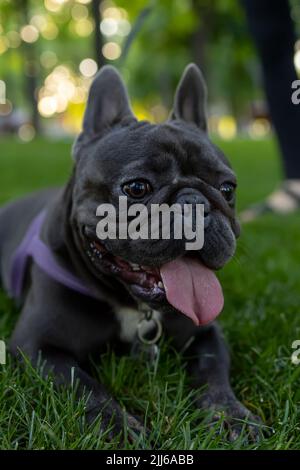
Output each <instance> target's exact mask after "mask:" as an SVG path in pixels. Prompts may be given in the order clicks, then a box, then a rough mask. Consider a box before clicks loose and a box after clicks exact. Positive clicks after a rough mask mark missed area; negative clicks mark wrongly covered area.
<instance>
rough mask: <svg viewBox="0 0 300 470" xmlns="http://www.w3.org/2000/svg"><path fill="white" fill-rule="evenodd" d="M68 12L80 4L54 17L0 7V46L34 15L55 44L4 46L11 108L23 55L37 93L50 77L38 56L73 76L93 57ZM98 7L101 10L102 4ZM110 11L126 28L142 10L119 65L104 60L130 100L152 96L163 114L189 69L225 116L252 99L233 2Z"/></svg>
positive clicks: (154, 4)
mask: <svg viewBox="0 0 300 470" xmlns="http://www.w3.org/2000/svg"><path fill="white" fill-rule="evenodd" d="M50 3H51V2H50ZM54 3H55V1H54ZM76 4H77V5H81V6H82V5H83V4H82V3H81V2H80V0H65V1H64V2H63V5H62V6H61V7H60V8H59V9H57V11H49V9H48V8H47V2H46V1H45V2H44V1H40V0H10V1H9V0H2V1H1V6H0V25H1V27H0V32H1V30H2V40H3V39H4V40H6V36H5V35H7V33H9V32H11V31H16V32H19V31H20V30H21V28H22V26H24V24H26V23H32V19H33V17H35V16H36V15H44V17H45V18H46V20H47V21H48V22H50V23H51V24H52V25H53V24H54V28H56V29H57V35H56V37H53V38H51V39H49V38H45V37H43V34H40V35H39V38H38V40H37V41H36V42H34V43H33V44H30V45H28V44H25V43H24V42H23V41H21V42H20V45H19V46H18V47H9V45H8V48H7V51H5V52H4V53H2V54H1V55H0V77H1V78H2V79H3V80H5V81H6V82H7V84H8V91H9V93H10V95H11V96H12V97H13V100H14V101H15V102H17V103H19V104H23V103H24V83H23V81H24V80H23V79H24V75H26V74H27V75H28V63H27V62H28V60H29V59H28V50H31V55H30V60H31V61H34V73H36V75H37V82H38V86H41V85H42V81H43V80H44V78H45V77H46V76H47V74H48V73H49V72H51V69H50V70H49V68H45V67H44V66H43V65H42V63H41V60H40V57H41V54H42V52H45V51H51V52H55V54H56V56H57V63H58V64H59V63H63V64H67V65H68V66H70V67H71V68H72V69H73V70H74V71H77V72H78V66H79V63H80V62H81V61H82V59H84V58H86V57H95V54H96V51H95V44H94V43H95V40H94V34H95V33H94V31H91V32H90V33H89V34H84V35H79V34H78V32H77V30H76V25H75V20H74V15H72V8H74V5H76ZM101 4H102V7H103V4H105V1H102V2H100V6H101ZM106 4H107V5H109V3H108V2H106ZM110 4H112V2H110ZM113 4H114V6H116V7H118V8H123V9H125V10H126V12H127V14H128V20H129V21H130V23H131V25H134V24H135V21H136V19H137V17H138V16H139V14H140V13H141V11H143V9H145V8H146V7H149V10H150V12H149V14H148V15H147V17H146V18H145V20H144V22H143V23H142V24H141V25H140V29H139V31H138V32H137V35H136V37H135V38H134V40H133V43H132V45H131V47H130V50H129V53H128V55H127V57H126V58H125V60H124V61H123V60H122V56H121V58H120V59H119V60H114V61H109V60H107V59H106V61H107V62H111V63H114V64H115V65H116V66H118V67H119V68H120V69H121V71H122V73H123V74H124V77H125V80H126V81H127V82H128V84H129V87H130V91H131V95H132V96H133V98H134V99H137V100H141V101H143V102H144V103H145V104H147V103H148V102H150V103H153V102H155V101H156V100H158V99H159V98H158V96H159V97H160V98H161V99H162V102H163V104H164V105H166V106H170V104H171V99H172V94H173V91H174V88H175V86H176V83H177V81H178V79H179V76H180V74H181V72H182V69H183V68H184V66H185V65H186V64H187V63H188V62H190V61H194V62H196V63H198V65H200V66H201V67H202V68H203V69H204V72H205V75H206V78H207V80H208V82H209V91H210V101H211V103H221V104H222V105H223V106H224V107H225V109H227V110H228V112H231V113H233V114H235V115H238V114H239V113H240V112H241V111H243V110H244V109H245V107H247V105H248V103H249V101H250V100H251V99H253V98H255V97H257V96H259V95H260V93H261V90H260V87H259V80H258V79H257V76H258V72H257V71H258V64H257V60H256V57H255V52H254V50H253V47H252V43H251V39H250V37H249V35H248V32H247V27H246V24H245V19H244V14H243V10H242V8H241V5H240V3H239V2H232V1H231V0H151V1H150V2H147V1H145V0H131V1H130V2H128V1H126V0H115V1H114V2H113ZM104 6H105V5H104ZM84 7H85V8H88V14H89V19H90V21H91V22H92V24H93V25H94V27H95V24H94V15H93V8H92V7H93V3H92V1H91V2H89V3H86V4H84ZM97 27H99V25H97ZM48 36H49V35H48ZM50 36H51V35H50ZM53 36H55V34H54V35H53ZM111 40H113V41H116V42H117V43H119V44H120V46H121V48H122V47H123V46H124V43H125V42H126V40H127V38H126V37H117V36H116V37H113V38H105V37H103V43H104V44H105V42H106V41H111ZM0 41H1V34H0ZM26 48H27V49H26ZM0 50H1V46H0ZM31 65H32V64H31ZM53 66H54V65H53ZM29 74H30V72H29Z"/></svg>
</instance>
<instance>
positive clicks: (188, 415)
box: [0, 140, 300, 449]
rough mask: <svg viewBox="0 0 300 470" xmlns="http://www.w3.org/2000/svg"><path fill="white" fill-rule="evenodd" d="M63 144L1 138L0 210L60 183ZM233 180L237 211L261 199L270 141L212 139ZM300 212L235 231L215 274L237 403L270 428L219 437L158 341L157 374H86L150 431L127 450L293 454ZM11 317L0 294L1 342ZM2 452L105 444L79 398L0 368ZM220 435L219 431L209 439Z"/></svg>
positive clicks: (270, 167)
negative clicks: (254, 434) (253, 437)
mask: <svg viewBox="0 0 300 470" xmlns="http://www.w3.org/2000/svg"><path fill="white" fill-rule="evenodd" d="M70 146H71V143H70V142H48V141H43V140H37V141H35V142H33V143H30V144H21V143H19V142H18V141H13V140H10V141H6V140H4V141H2V142H1V156H0V203H2V202H5V201H6V200H8V199H10V198H13V197H16V196H20V195H22V194H24V193H26V192H27V191H31V190H33V189H35V188H40V187H42V186H44V185H52V184H55V185H56V184H58V183H62V182H64V181H65V180H66V178H67V177H68V174H69V173H70V168H71V159H70ZM220 146H221V147H222V149H223V150H224V151H225V153H227V154H228V156H229V157H230V160H231V162H232V164H233V167H234V168H235V170H236V172H237V175H238V180H239V190H238V201H239V202H238V208H239V210H241V209H242V208H244V207H246V206H247V205H248V204H249V203H251V202H254V201H257V200H259V199H260V198H262V197H263V196H264V195H266V194H267V193H268V192H269V191H270V190H271V189H272V188H274V187H275V186H276V184H277V182H278V181H279V178H280V167H279V162H278V156H277V153H276V148H275V144H274V142H273V141H271V140H264V141H248V140H235V141H232V142H222V143H220ZM299 265H300V238H299V215H293V216H286V217H283V218H277V217H275V216H267V217H264V218H263V219H261V220H259V221H257V222H255V223H252V224H249V225H246V226H244V227H243V230H242V236H241V238H240V241H239V246H238V250H237V254H236V256H235V258H234V260H232V262H231V263H230V264H229V265H228V266H227V267H226V268H225V269H224V270H223V271H222V272H221V273H220V278H221V282H222V284H223V288H224V292H225V309H224V312H223V313H222V315H221V320H220V321H221V324H222V325H223V328H224V332H225V335H226V337H227V338H228V342H229V344H230V350H231V356H232V374H231V375H232V383H233V386H234V389H235V391H236V394H237V396H238V397H239V398H240V399H241V401H242V402H243V403H244V404H245V405H246V406H247V407H248V408H249V409H250V410H251V411H253V412H254V413H255V414H258V415H260V416H261V418H262V420H263V421H264V422H265V423H266V425H267V426H268V427H269V429H270V430H271V429H272V431H271V432H270V433H269V435H268V436H266V437H265V438H263V439H262V440H261V441H260V442H259V443H258V444H254V443H252V444H251V443H246V442H245V439H244V436H242V437H241V438H240V439H238V440H237V441H236V442H234V443H229V442H228V441H227V440H226V431H225V430H223V428H222V425H220V426H219V428H212V429H211V428H209V427H208V425H207V421H206V420H205V418H206V417H207V416H206V413H205V412H203V411H201V410H197V409H196V408H195V406H194V404H193V398H194V397H193V394H192V393H190V391H189V388H188V380H187V378H186V377H185V374H184V368H183V361H182V359H181V358H180V356H179V355H178V354H176V353H175V352H174V351H173V350H172V349H171V348H170V347H169V346H168V345H167V344H163V345H162V348H161V355H160V360H159V361H158V363H157V364H156V367H155V368H153V367H149V366H148V365H145V364H144V363H143V362H142V360H133V359H132V358H131V357H121V358H120V357H115V355H114V354H113V353H112V352H107V354H106V355H105V356H104V357H102V358H101V360H100V361H99V364H100V365H99V366H97V368H95V373H96V374H98V375H99V377H101V380H103V381H104V382H105V383H106V385H107V387H109V388H110V389H111V390H112V392H113V394H114V395H115V396H116V397H117V398H118V400H119V401H120V402H121V403H122V404H123V405H124V406H125V407H126V408H127V409H128V410H130V411H131V412H135V413H136V414H138V415H140V416H145V420H146V423H147V426H148V428H149V429H150V430H151V433H152V435H151V436H150V438H149V440H147V439H146V440H145V439H144V438H143V437H141V438H140V439H137V441H136V442H135V444H130V443H128V444H126V448H128V449H130V448H131V449H132V448H137V447H144V448H149V447H150V444H149V442H150V439H151V441H152V442H153V441H156V442H157V444H156V445H157V446H159V448H161V449H241V448H243V449H254V448H259V449H299V448H300V432H299V431H300V422H299V420H300V408H299V404H300V365H299V366H298V367H297V366H295V365H293V364H292V363H291V359H290V357H291V354H292V348H291V344H292V342H293V341H294V340H296V339H300V318H299V316H298V315H299V308H300V269H299ZM16 317H17V312H16V309H15V308H14V306H13V304H12V302H11V301H10V300H9V299H7V297H6V296H5V295H4V294H3V293H2V294H1V295H0V338H1V339H6V338H8V337H9V334H10V332H11V330H12V328H13V325H14V322H15V320H16ZM0 376H1V381H0V448H2V449H114V448H116V444H117V443H116V441H113V442H107V440H106V439H105V437H106V436H101V435H100V436H99V434H98V433H97V427H96V426H94V427H87V425H86V424H85V422H84V405H85V403H84V399H82V400H81V401H80V402H79V403H76V401H75V399H74V387H73V388H70V389H66V390H62V391H59V392H58V391H56V390H55V389H54V388H53V384H52V381H51V378H49V379H48V380H42V379H40V377H39V375H38V374H37V372H36V371H35V370H33V369H32V368H31V367H30V366H29V365H28V366H27V367H26V368H25V370H24V369H23V368H15V367H12V364H11V361H10V358H8V363H7V365H6V366H3V365H2V366H0ZM216 431H220V432H216Z"/></svg>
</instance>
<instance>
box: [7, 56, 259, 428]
mask: <svg viewBox="0 0 300 470" xmlns="http://www.w3.org/2000/svg"><path fill="white" fill-rule="evenodd" d="M205 107H206V87H205V84H204V82H203V79H202V75H201V72H200V71H199V69H198V68H197V67H196V66H195V65H193V64H191V65H189V66H188V67H187V68H186V70H185V72H184V74H183V76H182V79H181V81H180V84H179V86H178V89H177V92H176V96H175V102H174V108H173V111H172V114H171V116H170V118H169V120H168V121H167V122H165V123H163V124H159V125H154V124H150V123H149V122H146V121H137V119H136V118H135V117H134V115H133V113H132V111H131V108H130V104H129V100H128V96H127V93H126V90H125V87H124V85H123V82H122V80H121V78H120V76H119V74H118V73H117V71H116V70H115V69H114V68H113V67H110V66H105V67H103V68H102V70H101V71H100V72H99V74H98V75H97V76H96V78H95V80H94V82H93V84H92V86H91V89H90V93H89V98H88V103H87V108H86V112H85V116H84V122H83V131H82V133H81V134H80V135H79V137H78V139H77V140H76V142H75V145H74V147H73V155H74V159H75V168H74V171H73V174H72V176H71V178H70V180H69V182H68V184H67V185H66V186H65V187H64V188H62V189H51V190H45V191H40V192H38V193H35V194H33V195H30V196H28V197H26V198H24V199H21V200H18V201H17V202H13V203H10V204H8V205H6V206H4V207H2V208H1V209H0V262H1V271H0V274H1V281H2V285H3V287H4V288H5V289H6V290H7V291H8V292H10V293H11V294H12V288H13V287H14V286H12V283H13V282H17V281H16V280H13V281H12V278H13V276H16V277H17V278H18V277H19V279H18V282H19V284H20V282H21V290H20V291H19V294H15V297H19V298H17V299H16V300H18V301H19V302H20V303H21V304H22V312H21V316H20V318H19V321H18V323H17V325H16V327H15V330H14V332H13V335H12V338H11V341H10V351H11V353H12V354H13V355H15V356H18V355H19V352H20V351H22V352H23V353H25V354H26V355H28V356H29V357H30V358H31V361H32V363H33V364H35V363H36V361H37V358H38V356H39V352H41V354H42V357H43V358H44V359H45V360H46V363H47V367H48V368H49V369H51V370H52V371H53V373H54V375H55V377H56V380H57V383H58V384H61V383H69V382H70V380H71V368H74V370H75V377H77V378H78V379H79V381H80V384H81V387H82V388H83V387H84V388H85V390H87V391H90V392H91V396H90V399H89V402H88V409H87V417H88V419H89V420H94V419H95V418H96V417H97V416H98V415H99V414H102V421H101V422H102V426H103V427H105V426H106V425H107V424H108V423H109V422H110V421H111V419H113V422H114V430H115V432H116V433H119V432H120V431H121V430H122V427H123V411H122V409H121V407H120V405H118V403H117V402H116V401H115V400H114V399H113V397H111V396H110V395H109V393H108V392H107V391H106V390H105V388H104V386H103V385H101V383H99V382H98V381H96V380H95V379H94V378H93V377H92V376H91V375H90V374H89V373H88V372H87V370H88V369H87V368H86V365H87V363H88V360H89V357H90V356H91V355H97V354H99V353H101V351H103V350H104V348H105V346H106V345H107V343H108V342H111V341H112V342H123V343H130V342H132V341H133V340H135V338H136V336H137V321H139V319H140V318H141V315H143V314H142V313H141V312H140V313H139V308H140V305H144V306H145V305H147V306H148V307H149V308H150V309H151V310H152V311H154V312H155V316H156V317H155V318H157V319H159V321H160V322H161V324H162V326H163V330H164V334H165V335H167V336H171V337H172V340H173V342H174V345H175V346H176V348H177V349H183V350H184V354H186V356H187V357H189V358H193V359H190V361H189V371H190V374H192V377H193V383H194V386H195V387H199V388H200V387H203V386H204V385H206V388H205V391H204V392H203V393H202V394H201V395H200V394H199V401H198V404H199V406H201V407H206V408H209V409H212V410H215V411H216V412H219V411H222V412H225V414H226V416H228V423H229V426H230V423H231V424H234V423H235V421H234V418H236V419H243V420H244V419H250V421H252V422H253V423H256V422H257V419H256V418H255V417H254V416H252V415H251V413H250V412H249V411H248V410H247V409H246V408H245V407H244V406H243V405H242V404H241V403H240V402H239V401H238V400H237V399H236V397H235V395H234V393H233V391H232V389H231V387H230V383H229V357H228V353H227V350H226V347H225V345H224V342H223V339H222V335H221V333H220V331H219V329H218V327H217V325H216V324H215V323H214V322H212V320H214V318H215V317H216V315H217V314H218V313H219V311H220V310H221V308H222V291H221V288H220V285H219V284H218V281H217V279H216V277H215V274H214V270H217V269H219V268H221V267H222V266H224V264H225V263H226V262H227V261H228V260H229V259H230V258H231V257H232V256H233V254H234V252H235V246H236V237H237V236H238V234H239V226H238V223H237V221H236V218H235V209H234V203H235V195H234V189H235V186H236V178H235V175H234V173H233V171H232V170H231V168H230V165H229V163H228V161H227V159H226V158H225V156H224V155H223V153H222V152H221V151H220V150H219V149H218V148H217V147H216V146H215V145H213V144H212V143H211V142H210V140H209V137H208V134H207V122H206V111H205ZM124 194H125V195H126V196H127V200H128V204H129V205H130V204H133V203H136V202H142V203H143V204H146V205H147V206H149V205H150V204H152V203H159V204H161V203H168V204H171V203H173V202H177V203H180V204H183V203H192V204H194V203H202V204H204V207H205V213H204V215H205V242H204V246H203V248H202V249H201V250H200V251H190V252H188V253H187V252H186V249H185V240H177V239H176V240H175V239H170V240H162V239H159V240H151V239H149V240H141V239H138V240H132V239H126V240H120V239H116V240H106V241H103V242H102V241H100V240H99V239H98V238H97V236H96V231H95V229H96V225H97V222H98V218H97V217H96V208H97V207H98V206H99V204H101V203H112V204H114V205H115V206H117V204H118V198H119V196H121V195H124ZM41 211H44V212H43V213H44V219H43V221H42V223H41V232H40V239H41V240H42V243H43V246H44V247H45V246H46V247H48V250H49V251H51V253H52V259H50V261H49V263H50V264H51V263H53V262H54V264H55V263H56V264H57V265H58V266H60V268H61V269H62V270H64V272H67V273H70V276H71V277H72V276H74V277H76V279H79V280H80V281H81V282H82V284H83V285H85V286H88V289H89V292H90V293H91V295H89V293H88V292H87V291H85V290H84V289H81V290H80V288H78V286H77V287H76V286H75V287H74V288H72V285H70V282H69V284H68V283H67V285H66V283H65V282H64V280H63V279H62V278H61V276H60V277H59V276H58V277H57V278H55V275H53V273H51V269H50V270H48V271H47V269H44V267H43V263H42V262H41V260H39V255H36V256H30V254H32V253H30V252H28V253H27V255H28V259H25V261H26V263H25V261H24V259H23V260H22V259H21V261H20V260H19V262H18V263H17V265H16V266H15V270H16V272H15V273H14V274H13V276H12V273H11V270H12V269H13V267H12V259H13V258H14V256H15V253H16V250H18V249H19V247H20V244H21V243H23V244H24V236H25V234H26V232H27V243H28V240H29V238H30V234H28V227H29V226H30V224H31V223H32V220H33V219H34V218H35V217H36V216H37V215H38V214H40V213H41ZM28 237H29V238H28ZM23 249H24V246H23ZM48 255H49V253H48ZM20 256H21V255H20V254H19V257H20ZM41 256H42V257H43V255H41ZM21 258H22V256H21ZM53 259H54V261H53ZM22 263H23V265H24V266H23V267H24V269H25V268H26V272H25V275H24V279H22V276H21V274H22V273H21V274H20V272H19V271H20V269H21V264H22ZM54 271H55V269H54ZM20 276H21V281H20ZM74 282H75V281H74ZM75 284H76V282H75ZM19 287H20V285H19ZM183 313H184V314H183ZM232 419H233V421H232ZM127 422H128V424H129V426H130V427H131V428H133V429H135V430H141V429H142V425H141V423H140V422H139V421H138V419H136V418H135V417H133V416H132V415H129V414H127ZM253 429H254V432H255V430H256V427H255V426H254V427H253ZM253 429H252V431H253ZM238 432H239V431H238V430H237V428H236V427H234V426H233V427H232V436H233V437H234V436H235V435H236V434H237V433H238Z"/></svg>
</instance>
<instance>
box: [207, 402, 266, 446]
mask: <svg viewBox="0 0 300 470" xmlns="http://www.w3.org/2000/svg"><path fill="white" fill-rule="evenodd" d="M199 406H200V407H201V408H203V409H207V410H209V411H210V415H209V419H210V424H211V425H212V426H214V425H215V424H217V423H220V428H219V429H220V431H222V430H225V431H226V432H227V436H228V439H229V441H230V442H234V441H236V440H237V439H239V437H240V436H243V442H244V444H247V443H256V442H259V440H260V439H261V438H262V437H263V435H264V433H265V426H264V425H263V423H262V421H261V419H260V418H259V417H258V416H255V415H254V414H253V413H251V411H249V410H248V409H247V408H246V407H245V406H244V405H243V404H242V403H240V402H239V401H238V400H237V399H236V398H235V397H234V396H231V395H230V396H224V397H222V399H217V400H216V397H214V396H211V395H209V394H206V395H204V396H203V397H202V398H201V399H200V400H199Z"/></svg>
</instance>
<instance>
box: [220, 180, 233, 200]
mask: <svg viewBox="0 0 300 470" xmlns="http://www.w3.org/2000/svg"><path fill="white" fill-rule="evenodd" d="M220 191H221V194H222V196H223V197H224V198H225V199H226V201H227V202H232V201H233V198H234V194H235V185H234V184H232V183H223V184H221V186H220Z"/></svg>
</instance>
